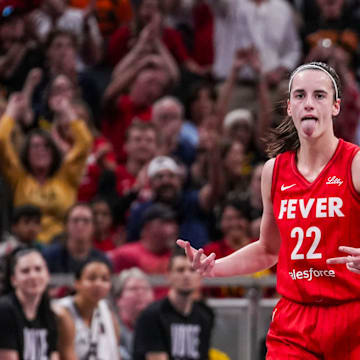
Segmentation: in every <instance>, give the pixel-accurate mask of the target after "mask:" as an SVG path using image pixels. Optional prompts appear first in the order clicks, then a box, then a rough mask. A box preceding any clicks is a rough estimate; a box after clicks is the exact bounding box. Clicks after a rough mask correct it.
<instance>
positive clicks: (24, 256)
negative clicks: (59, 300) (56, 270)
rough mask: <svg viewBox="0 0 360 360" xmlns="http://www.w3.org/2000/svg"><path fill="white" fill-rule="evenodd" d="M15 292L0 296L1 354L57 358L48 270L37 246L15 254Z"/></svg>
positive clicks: (16, 359) (28, 359)
mask: <svg viewBox="0 0 360 360" xmlns="http://www.w3.org/2000/svg"><path fill="white" fill-rule="evenodd" d="M10 276H11V284H12V287H13V292H11V293H10V294H9V295H6V296H3V297H1V298H0V358H1V359H2V360H33V359H39V360H40V359H44V360H57V359H58V354H57V350H56V347H57V335H58V334H57V322H56V317H55V313H54V312H53V311H52V310H51V308H50V303H49V299H48V297H47V293H46V288H47V286H48V284H49V278H50V277H49V273H48V270H47V266H46V262H45V260H44V258H43V257H42V255H41V254H40V253H39V252H38V251H37V250H35V249H27V250H20V251H18V252H17V253H16V254H15V255H14V256H13V258H12V263H11V272H10Z"/></svg>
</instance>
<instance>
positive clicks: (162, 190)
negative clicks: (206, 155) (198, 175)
mask: <svg viewBox="0 0 360 360" xmlns="http://www.w3.org/2000/svg"><path fill="white" fill-rule="evenodd" d="M213 155H214V156H212V157H211V165H210V172H209V173H210V174H209V182H208V183H207V184H205V185H204V186H203V187H202V188H201V189H200V190H183V188H182V185H183V180H184V173H183V168H182V167H181V166H179V165H178V164H177V163H176V162H175V161H174V160H173V159H172V158H170V157H168V156H158V157H156V158H154V159H153V160H152V161H151V162H150V164H149V167H148V173H147V174H148V177H149V181H150V187H151V190H152V193H153V195H152V199H151V200H149V201H147V202H143V203H137V204H135V206H134V207H133V208H132V210H131V213H130V216H129V221H128V227H127V231H128V240H129V241H134V240H137V239H138V238H139V232H138V229H139V221H140V219H141V217H142V214H143V213H144V211H145V210H146V209H147V208H148V207H149V206H151V205H152V204H154V203H162V204H167V205H168V206H170V207H171V208H172V209H173V210H174V211H175V212H176V214H177V217H178V219H179V225H180V231H179V233H180V236H181V237H185V238H186V239H188V240H189V241H190V242H191V243H192V245H193V246H195V247H201V246H203V245H205V244H206V243H207V242H208V238H209V224H210V216H209V213H210V210H211V209H212V207H213V205H214V204H215V202H216V200H217V198H218V196H219V193H220V182H221V180H220V178H219V177H220V176H221V174H220V172H219V171H216V162H217V157H216V154H213Z"/></svg>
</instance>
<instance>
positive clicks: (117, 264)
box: [109, 204, 179, 274]
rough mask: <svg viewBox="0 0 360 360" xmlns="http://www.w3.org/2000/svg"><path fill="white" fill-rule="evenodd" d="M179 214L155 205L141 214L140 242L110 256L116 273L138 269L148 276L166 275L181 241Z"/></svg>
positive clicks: (160, 205) (165, 207) (120, 248)
mask: <svg viewBox="0 0 360 360" xmlns="http://www.w3.org/2000/svg"><path fill="white" fill-rule="evenodd" d="M178 230H179V227H178V224H177V219H176V214H175V212H174V211H172V210H171V209H169V208H168V207H167V206H165V205H162V204H154V205H152V206H150V207H148V208H147V209H146V210H145V211H144V213H143V214H142V219H141V232H140V239H139V241H135V242H133V243H131V244H125V245H122V246H120V247H119V248H117V249H115V250H114V251H112V252H111V253H109V258H110V260H111V262H112V264H113V269H114V272H115V273H119V272H121V271H122V270H124V269H128V268H131V267H138V268H139V269H141V270H142V271H144V272H145V273H147V274H164V273H166V269H167V266H168V261H169V258H170V255H171V249H172V248H173V246H174V244H175V241H176V239H177V237H178Z"/></svg>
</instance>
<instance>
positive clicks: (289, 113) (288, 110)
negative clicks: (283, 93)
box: [286, 99, 291, 116]
mask: <svg viewBox="0 0 360 360" xmlns="http://www.w3.org/2000/svg"><path fill="white" fill-rule="evenodd" d="M286 111H287V114H288V115H289V116H291V109H290V99H287V108H286Z"/></svg>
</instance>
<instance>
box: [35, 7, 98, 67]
mask: <svg viewBox="0 0 360 360" xmlns="http://www.w3.org/2000/svg"><path fill="white" fill-rule="evenodd" d="M31 17H32V21H33V23H34V24H35V33H36V35H37V37H38V38H39V39H40V41H41V42H43V43H45V41H46V39H47V37H48V35H49V33H50V32H51V30H53V29H58V30H67V31H70V32H72V33H73V34H74V35H75V36H76V38H77V41H78V43H79V46H80V55H81V58H80V59H79V60H80V61H79V67H80V68H84V66H85V64H86V65H94V64H97V63H98V62H99V61H100V60H101V58H102V56H103V54H102V52H103V48H102V47H103V40H102V36H101V34H100V30H99V26H98V23H97V21H96V18H95V16H94V14H92V13H91V12H86V11H83V10H80V9H75V8H71V7H70V6H68V5H67V2H66V1H65V0H58V1H52V0H43V1H42V3H41V5H40V7H39V8H38V9H36V10H34V11H33V12H32V14H31Z"/></svg>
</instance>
